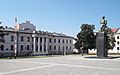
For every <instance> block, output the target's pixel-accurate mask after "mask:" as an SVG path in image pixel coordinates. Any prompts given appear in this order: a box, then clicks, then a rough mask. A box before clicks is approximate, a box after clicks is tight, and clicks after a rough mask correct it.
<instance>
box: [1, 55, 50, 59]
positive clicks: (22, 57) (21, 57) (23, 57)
mask: <svg viewBox="0 0 120 75" xmlns="http://www.w3.org/2000/svg"><path fill="white" fill-rule="evenodd" d="M46 57H49V56H18V57H16V59H27V58H46ZM0 59H10V57H2V58H0ZM11 59H15V58H14V57H11Z"/></svg>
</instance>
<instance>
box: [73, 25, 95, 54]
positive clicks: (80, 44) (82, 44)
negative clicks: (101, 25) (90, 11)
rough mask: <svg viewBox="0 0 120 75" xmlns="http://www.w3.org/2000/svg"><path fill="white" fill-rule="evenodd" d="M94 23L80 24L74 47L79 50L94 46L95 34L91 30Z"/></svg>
mask: <svg viewBox="0 0 120 75" xmlns="http://www.w3.org/2000/svg"><path fill="white" fill-rule="evenodd" d="M94 29H95V27H94V25H90V24H82V26H81V31H80V32H79V33H78V34H77V39H76V43H75V48H77V49H78V50H79V51H80V50H86V51H87V53H88V49H93V48H95V41H96V40H95V38H96V37H95V36H94V32H93V30H94Z"/></svg>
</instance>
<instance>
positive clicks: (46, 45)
mask: <svg viewBox="0 0 120 75" xmlns="http://www.w3.org/2000/svg"><path fill="white" fill-rule="evenodd" d="M46 52H48V38H46Z"/></svg>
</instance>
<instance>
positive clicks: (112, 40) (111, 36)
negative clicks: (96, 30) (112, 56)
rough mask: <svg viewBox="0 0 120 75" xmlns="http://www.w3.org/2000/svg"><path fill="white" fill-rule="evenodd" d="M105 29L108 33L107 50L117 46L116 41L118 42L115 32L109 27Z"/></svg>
mask: <svg viewBox="0 0 120 75" xmlns="http://www.w3.org/2000/svg"><path fill="white" fill-rule="evenodd" d="M103 31H104V32H105V33H106V34H107V39H106V41H107V42H106V50H109V49H113V48H114V46H115V42H116V41H115V37H114V33H113V32H112V30H111V28H109V27H106V28H105V29H104V30H103Z"/></svg>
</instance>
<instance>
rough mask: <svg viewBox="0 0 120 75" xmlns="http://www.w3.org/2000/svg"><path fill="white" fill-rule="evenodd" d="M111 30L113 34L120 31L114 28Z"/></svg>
mask: <svg viewBox="0 0 120 75" xmlns="http://www.w3.org/2000/svg"><path fill="white" fill-rule="evenodd" d="M111 30H112V32H113V33H116V32H117V31H118V30H119V28H112V29H111Z"/></svg>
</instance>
